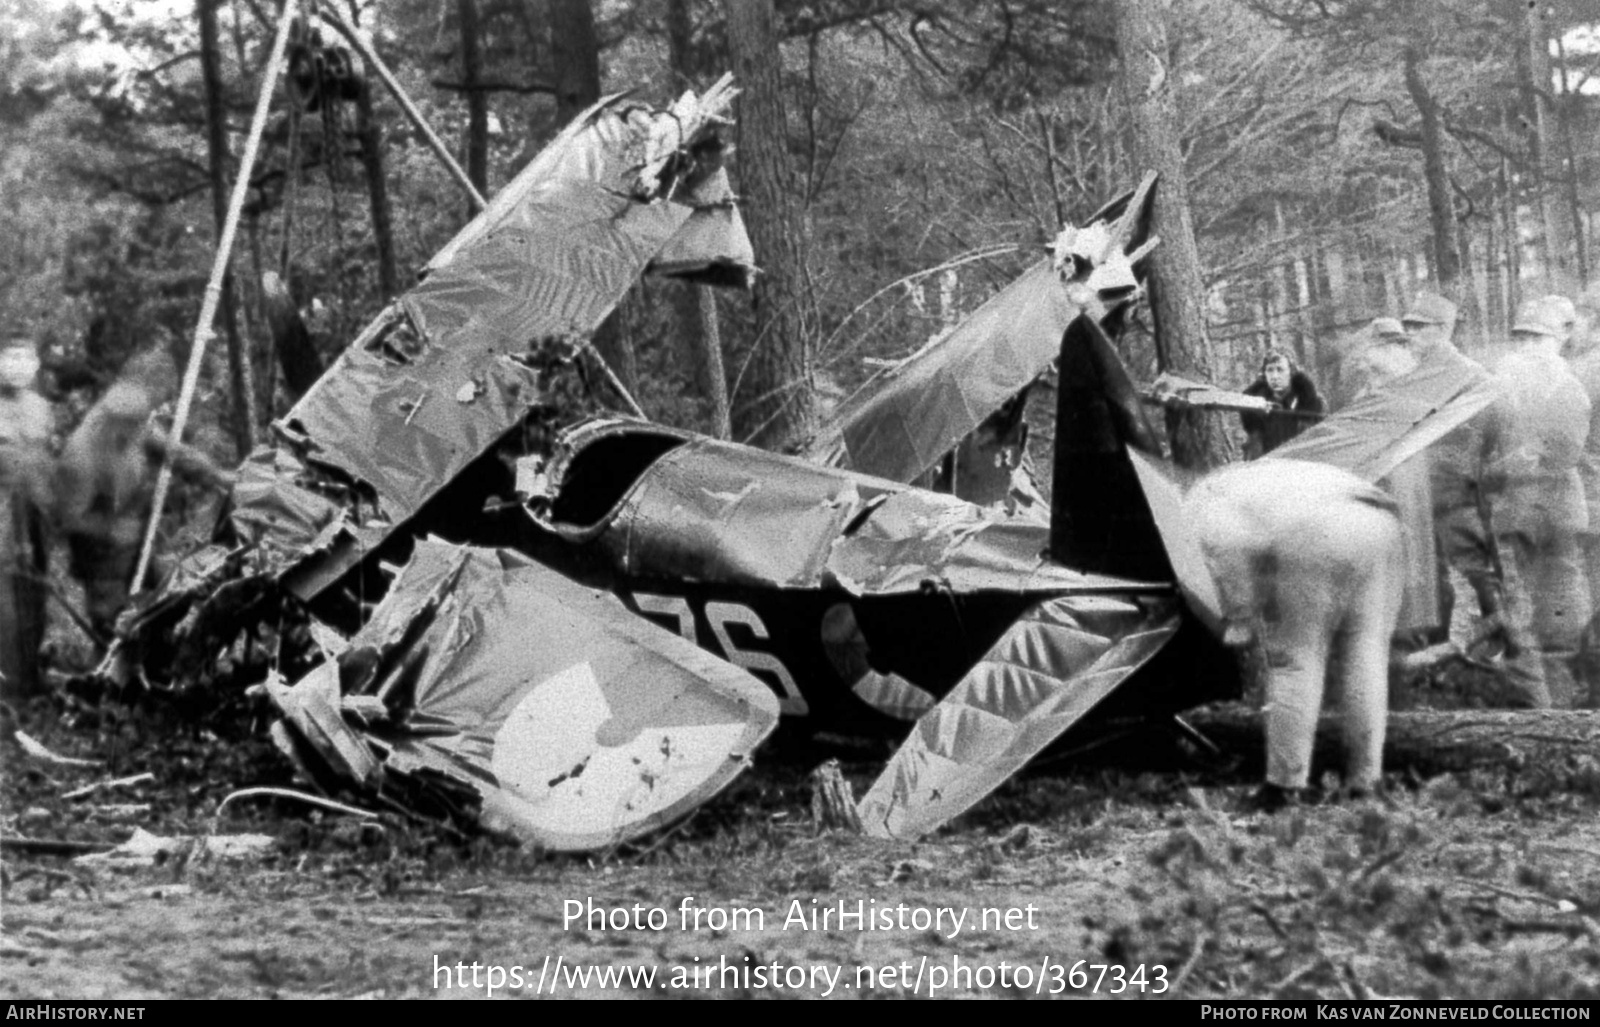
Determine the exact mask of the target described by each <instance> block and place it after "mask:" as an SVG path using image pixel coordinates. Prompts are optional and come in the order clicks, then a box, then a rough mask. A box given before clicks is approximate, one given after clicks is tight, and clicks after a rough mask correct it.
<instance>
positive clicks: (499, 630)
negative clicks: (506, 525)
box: [273, 540, 778, 851]
mask: <svg viewBox="0 0 1600 1027" xmlns="http://www.w3.org/2000/svg"><path fill="white" fill-rule="evenodd" d="M330 667H332V668H335V669H332V670H330V669H329V668H330ZM333 680H341V681H342V682H343V685H344V687H345V689H346V690H347V692H349V691H357V690H359V691H361V692H363V693H367V694H373V695H378V696H381V697H382V698H383V700H384V704H385V705H386V706H387V708H388V710H389V711H390V715H391V718H392V721H393V722H392V723H391V724H386V725H374V726H371V727H351V726H350V725H349V724H348V723H347V722H343V721H341V722H340V726H341V727H342V728H343V730H344V731H345V732H346V733H350V734H356V735H360V736H364V737H366V738H368V739H370V740H371V741H372V742H374V743H375V744H376V745H377V746H378V748H379V749H381V750H383V751H385V753H386V755H385V757H384V759H383V760H382V763H383V766H384V769H385V772H389V773H394V772H398V773H403V774H414V775H415V774H418V773H419V772H432V773H437V774H443V775H445V776H446V777H448V778H450V779H452V780H453V781H455V782H456V783H457V784H458V785H462V786H466V787H468V788H471V789H473V790H475V791H476V792H477V793H478V795H479V796H480V797H481V799H482V817H483V820H484V823H485V826H487V827H490V828H491V829H495V830H501V831H505V832H508V833H511V834H514V835H517V836H519V837H521V838H523V839H524V840H527V841H529V842H532V843H534V844H537V845H540V846H543V847H544V848H547V849H551V850H556V851H585V850H591V849H597V848H603V847H605V846H608V845H614V844H617V843H620V842H624V841H627V840H629V839H631V838H635V837H638V836H639V835H642V834H645V833H647V832H649V831H652V830H655V829H657V828H659V827H662V826H664V825H666V824H668V823H670V822H671V821H673V820H675V819H676V818H678V817H680V816H682V815H683V814H685V813H687V812H688V811H690V810H692V809H694V808H695V807H696V806H699V805H700V804H702V803H704V802H705V801H706V800H707V799H709V798H710V797H711V796H712V795H714V794H716V792H718V791H720V790H721V789H722V788H723V787H724V786H726V785H727V784H728V782H730V781H731V780H732V779H733V778H734V777H735V776H736V775H737V774H738V773H739V772H740V771H742V770H743V769H744V768H745V766H746V765H747V764H748V762H749V756H750V754H751V753H752V752H753V751H754V749H755V747H756V746H757V745H759V744H760V743H761V741H762V740H763V739H764V738H766V736H767V735H768V734H770V733H771V731H772V729H773V728H774V727H775V726H776V724H777V719H778V702H777V697H776V696H775V695H774V694H773V693H772V691H771V690H770V689H768V688H767V687H766V686H765V685H763V684H762V683H761V682H760V681H758V680H757V679H756V678H754V677H753V676H751V675H750V674H748V673H747V672H745V671H743V670H741V669H739V668H738V667H735V666H733V665H731V664H728V663H725V662H723V661H722V660H718V659H716V658H715V657H713V656H711V655H709V654H708V653H706V652H704V651H702V650H701V649H698V648H696V647H695V646H694V645H692V644H690V643H688V642H685V641H684V640H683V639H681V638H679V637H678V636H677V635H675V634H673V633H672V632H670V631H666V630H664V629H662V628H659V627H657V626H655V625H653V624H650V623H648V622H647V621H644V620H642V619H640V618H638V617H635V616H634V615H633V614H631V613H628V612H627V611H626V610H625V609H624V608H623V607H622V606H621V604H620V603H618V602H616V601H615V600H614V599H612V598H611V597H610V596H607V595H605V594H604V593H597V592H595V591H593V590H591V589H588V588H584V587H582V586H580V585H576V584H574V583H573V582H571V581H569V580H567V579H565V578H563V577H562V576H560V575H559V574H556V573H555V572H553V571H551V570H549V569H547V568H545V567H542V566H540V565H538V564H536V563H533V562H531V561H529V560H527V559H526V558H524V557H521V556H519V555H517V554H514V553H511V552H508V551H505V550H486V549H475V548H469V547H460V546H453V545H448V544H445V543H440V542H437V541H433V540H425V541H422V542H419V543H418V545H417V549H416V554H415V555H414V556H413V558H412V561H411V563H410V564H408V565H407V566H406V568H405V569H404V570H403V571H402V572H401V574H400V577H399V579H398V580H397V581H396V582H395V584H394V587H393V588H392V589H391V590H390V594H389V597H388V598H387V599H385V601H384V602H383V604H381V605H380V607H379V609H378V611H377V612H376V613H375V614H374V616H373V619H372V621H371V623H370V624H369V625H368V626H367V627H366V628H364V629H363V630H362V631H361V632H360V633H359V634H357V636H356V637H355V638H353V639H351V642H350V647H349V649H347V650H346V652H345V653H344V654H343V655H341V656H340V657H339V659H338V661H337V663H336V664H330V665H325V667H324V668H320V669H319V670H318V671H315V672H313V673H312V674H311V675H308V677H307V678H306V679H305V680H304V681H302V682H301V683H300V684H298V685H296V686H295V687H294V688H292V689H287V690H283V691H281V692H274V694H273V698H274V700H275V701H277V702H278V704H279V706H280V707H282V708H283V709H284V710H285V712H286V713H287V714H288V716H289V719H290V722H291V723H292V724H293V725H294V726H295V728H296V729H297V730H298V731H300V733H301V735H302V737H304V739H305V740H306V741H308V742H311V743H312V744H313V745H314V746H316V748H317V749H318V751H319V752H321V753H322V754H323V755H324V757H326V758H329V759H330V764H331V765H333V766H334V767H335V768H336V769H341V770H342V771H343V772H345V773H347V774H351V775H352V776H354V775H355V774H356V772H357V771H358V769H359V768H358V767H357V766H356V765H354V764H355V763H356V761H355V760H353V759H352V758H351V757H350V756H349V755H348V753H347V751H346V750H347V740H346V742H345V743H341V744H333V743H330V742H329V741H328V737H329V736H331V735H333V734H335V731H334V729H333V727H332V725H331V724H330V718H329V717H328V716H327V713H326V709H325V707H326V698H327V693H328V690H329V688H330V682H331V681H333ZM346 704H347V705H348V704H349V698H348V696H347V699H346ZM307 725H310V727H309V728H308V727H307ZM319 743H320V744H319ZM426 776H427V775H426V773H422V774H421V776H420V777H419V778H418V780H425V779H426Z"/></svg>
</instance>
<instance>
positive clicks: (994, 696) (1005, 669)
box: [858, 596, 1181, 838]
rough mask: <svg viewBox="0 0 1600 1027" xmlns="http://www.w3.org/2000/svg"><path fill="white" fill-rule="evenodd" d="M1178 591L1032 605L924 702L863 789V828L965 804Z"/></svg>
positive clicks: (1160, 635) (1011, 767)
mask: <svg viewBox="0 0 1600 1027" xmlns="http://www.w3.org/2000/svg"><path fill="white" fill-rule="evenodd" d="M1180 622H1181V615H1180V613H1179V609H1178V603H1177V600H1176V599H1175V598H1162V599H1151V600H1146V601H1143V602H1135V601H1129V600H1124V599H1118V598H1113V597H1104V596H1061V597H1058V598H1054V599H1047V600H1045V601H1043V602H1040V603H1037V604H1036V605H1034V606H1033V607H1031V608H1030V609H1029V610H1028V611H1027V612H1026V613H1024V614H1023V615H1022V616H1021V617H1020V618H1018V619H1017V621H1016V623H1014V624H1013V625H1012V626H1011V627H1010V629H1008V630H1007V631H1006V633H1005V634H1004V635H1002V636H1001V637H1000V640H999V641H998V642H996V643H995V644H994V646H993V648H991V649H990V650H989V651H988V652H987V653H985V654H984V656H983V658H982V659H981V660H979V661H978V663H977V664H976V665H975V666H974V667H973V668H972V670H970V671H968V672H967V675H966V676H965V677H964V678H962V679H961V680H960V681H959V682H957V683H956V686H955V687H954V688H953V689H952V690H951V691H950V693H949V694H948V695H947V696H945V698H944V699H942V700H940V702H939V703H938V705H936V706H935V707H934V708H933V709H932V710H930V711H928V712H927V713H926V714H924V715H923V716H922V718H921V719H920V720H918V721H917V725H916V727H915V728H914V729H913V730H912V733H911V736H910V737H909V738H908V739H906V741H905V743H904V744H903V745H901V746H900V749H899V750H898V751H897V752H896V753H895V755H894V758H893V759H892V760H891V761H890V763H889V766H888V768H887V769H885V770H884V772H883V773H882V774H881V775H880V776H879V777H878V779H877V781H875V782H874V783H873V785H872V788H871V789H870V790H869V791H868V792H867V794H866V795H865V796H864V797H863V798H862V799H861V802H860V803H859V805H858V812H859V813H860V815H861V823H862V828H863V829H864V830H865V831H866V833H867V834H869V835H873V836H876V837H891V838H916V837H919V836H920V835H923V834H925V833H927V832H928V831H931V830H933V829H935V828H937V827H938V826H939V825H940V824H943V823H944V822H945V821H947V820H949V819H950V818H951V817H954V816H956V815H958V814H960V813H962V812H964V811H965V810H967V809H969V808H970V807H972V806H973V805H974V804H975V803H977V802H978V801H979V800H981V799H982V798H983V797H984V796H986V795H988V794H989V793H990V792H992V791H994V790H995V789H996V788H997V787H999V786H1000V785H1001V784H1002V783H1004V782H1005V781H1006V780H1007V779H1008V778H1010V777H1011V775H1012V774H1015V773H1016V772H1017V771H1018V770H1019V769H1021V767H1022V766H1023V764H1025V763H1027V762H1028V760H1029V759H1031V758H1032V757H1033V756H1035V755H1037V754H1038V753H1039V752H1040V751H1041V750H1042V749H1044V747H1045V746H1047V745H1049V744H1050V743H1051V742H1052V741H1054V740H1055V739H1057V738H1059V737H1060V736H1061V735H1062V734H1063V733H1064V732H1065V731H1066V730H1067V729H1068V728H1070V727H1072V725H1073V724H1076V723H1077V722H1078V721H1079V720H1080V719H1081V718H1082V717H1083V716H1084V714H1086V713H1088V712H1089V711H1090V710H1091V709H1092V708H1093V707H1094V706H1095V705H1096V704H1097V703H1099V702H1100V701H1101V700H1102V699H1104V698H1105V697H1106V696H1107V695H1109V694H1111V692H1112V690H1114V689H1115V688H1116V687H1117V686H1118V685H1120V684H1122V682H1124V681H1126V680H1127V679H1128V677H1129V676H1130V675H1131V674H1133V672H1134V671H1136V670H1138V669H1139V668H1140V667H1141V666H1143V665H1144V664H1145V663H1146V662H1147V661H1148V660H1149V659H1150V658H1151V657H1153V656H1154V655H1155V654H1156V653H1157V652H1159V651H1160V650H1161V647H1162V646H1164V645H1166V643H1167V642H1168V641H1169V640H1170V639H1171V638H1172V636H1173V635H1174V634H1176V633H1177V630H1178V626H1179V624H1180Z"/></svg>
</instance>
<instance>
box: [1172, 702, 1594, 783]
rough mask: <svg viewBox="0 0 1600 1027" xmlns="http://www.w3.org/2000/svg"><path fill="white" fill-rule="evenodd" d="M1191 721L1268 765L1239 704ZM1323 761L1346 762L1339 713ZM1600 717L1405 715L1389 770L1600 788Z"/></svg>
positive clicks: (1323, 742)
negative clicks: (1532, 778)
mask: <svg viewBox="0 0 1600 1027" xmlns="http://www.w3.org/2000/svg"><path fill="white" fill-rule="evenodd" d="M1184 720H1185V721H1186V722H1187V723H1188V724H1190V725H1191V726H1192V727H1194V728H1195V729H1196V730H1198V731H1200V732H1201V733H1202V734H1204V735H1205V736H1206V737H1207V738H1209V739H1211V741H1213V742H1215V743H1216V744H1217V746H1218V747H1219V748H1220V749H1222V751H1223V752H1226V753H1229V754H1230V755H1236V756H1239V757H1241V758H1243V759H1244V760H1245V761H1246V762H1247V763H1258V764H1263V763H1264V762H1265V756H1264V752H1265V745H1266V730H1265V725H1264V721H1263V719H1262V717H1261V714H1260V712H1259V711H1258V710H1255V709H1250V708H1248V707H1246V706H1243V705H1241V704H1238V703H1228V704H1224V705H1219V706H1211V707H1206V708H1204V709H1200V710H1195V711H1193V712H1192V713H1190V714H1186V715H1185V716H1184ZM1316 753H1317V757H1318V760H1317V762H1318V764H1319V765H1322V764H1326V765H1327V766H1328V767H1329V768H1330V769H1336V768H1338V767H1339V766H1341V765H1342V763H1343V760H1342V753H1343V741H1342V721H1341V720H1340V717H1339V715H1338V713H1337V712H1331V713H1328V714H1324V715H1323V717H1322V718H1321V720H1320V721H1319V722H1318V724H1317V748H1316ZM1597 760H1600V712H1596V711H1593V710H1405V711H1400V712H1396V713H1391V714H1389V727H1388V732H1387V736H1386V738H1385V739H1384V746H1383V768H1384V770H1385V771H1386V772H1388V773H1395V772H1402V773H1403V772H1407V771H1411V772H1414V773H1415V774H1416V775H1417V776H1419V777H1431V776H1434V775H1437V774H1444V773H1450V772H1453V771H1463V770H1472V769H1477V768H1492V769H1498V770H1505V771H1507V772H1515V771H1520V772H1524V773H1529V774H1537V775H1539V777H1540V778H1541V779H1542V780H1547V781H1550V780H1552V779H1554V780H1553V781H1552V783H1554V784H1556V785H1558V786H1560V785H1565V786H1567V787H1585V788H1594V787H1595V786H1596V785H1600V780H1597V777H1600V770H1597V768H1596V761H1597Z"/></svg>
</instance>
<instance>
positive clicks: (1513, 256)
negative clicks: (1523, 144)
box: [1496, 107, 1522, 335]
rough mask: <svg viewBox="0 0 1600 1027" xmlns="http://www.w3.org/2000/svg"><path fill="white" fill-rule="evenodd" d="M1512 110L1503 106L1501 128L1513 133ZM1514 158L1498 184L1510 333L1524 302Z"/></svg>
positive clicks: (1503, 169) (1505, 166) (1503, 161)
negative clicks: (1513, 176) (1513, 170)
mask: <svg viewBox="0 0 1600 1027" xmlns="http://www.w3.org/2000/svg"><path fill="white" fill-rule="evenodd" d="M1511 113H1512V112H1511V111H1510V110H1509V109H1508V108H1505V107H1502V108H1501V111H1500V127H1501V130H1502V131H1503V132H1506V133H1507V134H1509V132H1510V122H1511ZM1512 183H1513V178H1512V175H1511V167H1510V161H1508V160H1506V159H1505V158H1504V157H1502V158H1500V180H1499V182H1498V183H1496V184H1497V186H1498V192H1499V196H1500V245H1501V247H1502V252H1503V253H1504V254H1505V264H1506V320H1505V324H1504V325H1501V326H1497V327H1498V328H1502V329H1503V330H1504V331H1505V333H1506V334H1508V335H1509V334H1510V332H1511V319H1512V317H1514V316H1515V312H1516V309H1517V304H1518V303H1520V302H1522V296H1521V295H1520V293H1519V289H1520V285H1519V283H1520V282H1521V280H1522V242H1521V240H1522V229H1521V226H1520V224H1519V223H1518V221H1517V197H1516V193H1515V191H1514V190H1513V188H1512Z"/></svg>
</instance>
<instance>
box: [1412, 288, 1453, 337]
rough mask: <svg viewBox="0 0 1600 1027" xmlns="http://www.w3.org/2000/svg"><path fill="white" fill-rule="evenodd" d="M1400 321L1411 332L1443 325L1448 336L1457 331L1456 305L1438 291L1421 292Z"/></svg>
mask: <svg viewBox="0 0 1600 1027" xmlns="http://www.w3.org/2000/svg"><path fill="white" fill-rule="evenodd" d="M1400 321H1401V324H1402V325H1404V327H1405V329H1406V330H1407V331H1410V332H1415V331H1416V329H1418V328H1421V327H1424V326H1428V325H1434V326H1442V327H1443V328H1444V329H1445V334H1446V336H1447V337H1448V336H1449V335H1452V334H1454V333H1455V328H1456V305H1455V304H1454V303H1451V302H1450V301H1449V300H1447V299H1445V298H1444V297H1443V296H1440V295H1439V294H1438V293H1433V292H1419V293H1417V298H1416V299H1415V300H1413V301H1412V303H1411V308H1410V309H1409V310H1407V311H1406V312H1405V316H1404V317H1402V318H1400Z"/></svg>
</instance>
